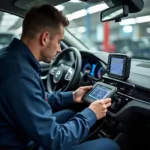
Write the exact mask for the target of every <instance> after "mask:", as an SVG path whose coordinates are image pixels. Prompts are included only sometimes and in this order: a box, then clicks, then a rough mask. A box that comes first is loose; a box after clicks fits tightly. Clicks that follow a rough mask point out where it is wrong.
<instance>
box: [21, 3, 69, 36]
mask: <svg viewBox="0 0 150 150" xmlns="http://www.w3.org/2000/svg"><path fill="white" fill-rule="evenodd" d="M61 25H62V26H64V27H67V26H68V25H69V21H68V19H67V18H66V17H65V16H64V15H63V13H62V12H61V11H58V10H57V9H56V8H55V7H53V6H51V5H48V4H45V5H42V6H38V7H32V8H31V9H30V10H29V11H28V12H27V14H26V16H25V18H24V20H23V32H22V36H28V37H31V38H32V37H35V35H36V34H37V33H39V32H40V31H42V30H43V29H51V30H50V32H53V34H54V33H55V34H56V33H57V32H59V31H60V26H61Z"/></svg>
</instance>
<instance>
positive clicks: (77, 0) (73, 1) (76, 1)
mask: <svg viewBox="0 0 150 150" xmlns="http://www.w3.org/2000/svg"><path fill="white" fill-rule="evenodd" d="M70 2H72V3H81V1H79V0H70Z"/></svg>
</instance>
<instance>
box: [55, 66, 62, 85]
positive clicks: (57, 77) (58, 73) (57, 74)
mask: <svg viewBox="0 0 150 150" xmlns="http://www.w3.org/2000/svg"><path fill="white" fill-rule="evenodd" d="M62 77H63V70H62V69H61V68H58V69H57V70H56V71H55V73H54V76H53V81H54V83H58V82H59V81H60V80H61V79H62Z"/></svg>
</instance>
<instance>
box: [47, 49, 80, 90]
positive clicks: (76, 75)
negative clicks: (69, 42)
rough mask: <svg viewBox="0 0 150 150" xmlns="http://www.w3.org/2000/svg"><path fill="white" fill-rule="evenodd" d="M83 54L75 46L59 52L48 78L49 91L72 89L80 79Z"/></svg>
mask: <svg viewBox="0 0 150 150" xmlns="http://www.w3.org/2000/svg"><path fill="white" fill-rule="evenodd" d="M81 65H82V60H81V54H80V52H79V50H77V49H76V48H74V47H69V48H66V49H65V50H63V51H62V52H61V53H59V54H58V55H57V56H56V58H55V59H54V60H53V62H52V64H51V66H50V69H49V74H48V78H47V89H48V92H55V91H67V90H71V89H72V88H73V87H74V86H75V85H76V84H77V83H78V81H79V79H80V71H81Z"/></svg>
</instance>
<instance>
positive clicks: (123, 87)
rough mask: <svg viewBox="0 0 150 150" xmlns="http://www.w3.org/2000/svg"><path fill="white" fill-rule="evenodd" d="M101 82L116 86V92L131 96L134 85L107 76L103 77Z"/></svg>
mask: <svg viewBox="0 0 150 150" xmlns="http://www.w3.org/2000/svg"><path fill="white" fill-rule="evenodd" d="M102 82H104V83H106V84H109V85H113V86H115V87H117V90H118V92H120V93H122V94H125V95H128V96H133V92H134V85H132V84H128V83H125V82H121V81H117V80H113V79H109V78H103V79H102Z"/></svg>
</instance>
